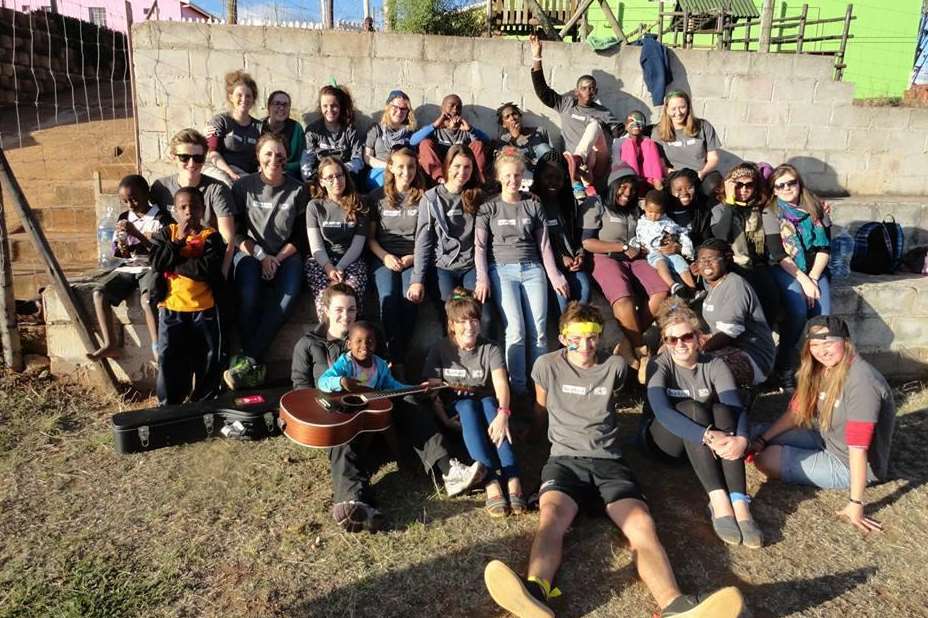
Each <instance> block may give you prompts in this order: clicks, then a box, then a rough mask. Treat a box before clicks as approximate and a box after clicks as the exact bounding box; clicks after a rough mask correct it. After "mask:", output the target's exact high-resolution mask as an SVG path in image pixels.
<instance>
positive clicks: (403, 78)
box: [358, 58, 409, 89]
mask: <svg viewBox="0 0 928 618" xmlns="http://www.w3.org/2000/svg"><path fill="white" fill-rule="evenodd" d="M403 62H404V61H403V60H397V59H394V58H386V59H382V58H373V59H371V71H372V75H371V78H370V81H369V83H370V84H371V85H373V86H375V87H376V86H380V87H384V88H391V89H392V88H395V87H396V86H397V84H405V83H407V82H408V80H409V76H408V75H405V74H404V73H403V68H404V66H403ZM358 83H359V85H360V82H358Z"/></svg>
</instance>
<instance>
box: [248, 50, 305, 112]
mask: <svg viewBox="0 0 928 618" xmlns="http://www.w3.org/2000/svg"><path fill="white" fill-rule="evenodd" d="M245 70H246V71H248V72H249V73H250V74H251V76H252V77H254V78H255V81H257V82H258V89H259V90H260V91H261V92H260V93H259V95H258V101H257V103H258V105H261V106H263V104H264V102H265V101H267V95H269V94H270V93H271V92H272V91H274V90H278V89H280V88H281V87H282V86H283V85H284V84H285V83H286V82H287V81H296V80H298V79H299V78H300V59H299V57H297V56H291V55H287V54H277V53H269V52H246V53H245Z"/></svg>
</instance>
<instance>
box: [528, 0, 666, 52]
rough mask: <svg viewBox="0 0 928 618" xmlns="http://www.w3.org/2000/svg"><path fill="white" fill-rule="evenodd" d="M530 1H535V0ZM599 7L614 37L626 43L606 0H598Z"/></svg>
mask: <svg viewBox="0 0 928 618" xmlns="http://www.w3.org/2000/svg"><path fill="white" fill-rule="evenodd" d="M530 1H531V2H535V0H530ZM599 8H600V9H602V12H603V15H605V16H606V21H607V22H609V26H610V27H611V28H612V32H614V33H615V36H616V38H617V39H619V40H620V41H622V42H623V43H625V44H626V45H628V37H626V36H625V33H624V32H623V31H622V26H621V24H619V20H618V19H616V18H615V14H614V13H613V12H612V9H611V8H610V7H609V2H608V0H599ZM658 19H660V14H658Z"/></svg>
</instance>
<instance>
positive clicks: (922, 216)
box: [826, 195, 928, 250]
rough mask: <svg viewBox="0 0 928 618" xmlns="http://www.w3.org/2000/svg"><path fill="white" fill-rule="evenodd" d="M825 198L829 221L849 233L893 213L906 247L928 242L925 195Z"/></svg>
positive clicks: (926, 198) (927, 200) (927, 205)
mask: <svg viewBox="0 0 928 618" xmlns="http://www.w3.org/2000/svg"><path fill="white" fill-rule="evenodd" d="M826 201H827V202H828V203H829V204H830V205H831V221H832V223H834V224H836V225H839V226H841V227H843V228H845V229H847V230H848V231H849V232H850V233H851V234H853V233H854V232H855V231H857V229H858V228H859V227H860V226H861V225H863V224H864V223H868V222H870V221H882V220H883V219H884V218H886V217H888V216H892V217H893V218H894V219H895V220H896V223H898V224H899V225H901V226H902V230H903V233H904V234H905V246H906V249H907V250H908V249H909V248H911V247H917V246H919V245H926V244H928V196H913V197H909V196H894V195H854V196H851V197H846V198H834V199H828V200H826Z"/></svg>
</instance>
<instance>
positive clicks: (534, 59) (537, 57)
mask: <svg viewBox="0 0 928 618" xmlns="http://www.w3.org/2000/svg"><path fill="white" fill-rule="evenodd" d="M532 62H541V56H532Z"/></svg>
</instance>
